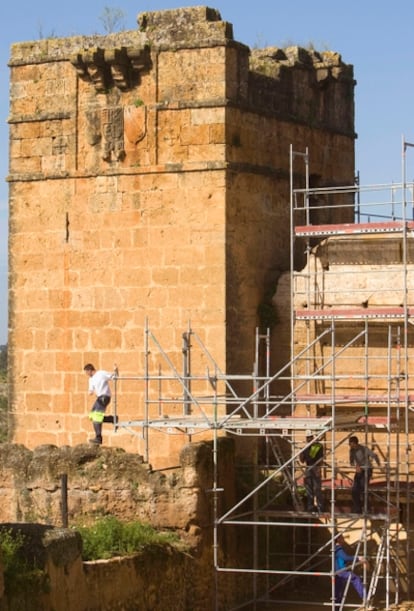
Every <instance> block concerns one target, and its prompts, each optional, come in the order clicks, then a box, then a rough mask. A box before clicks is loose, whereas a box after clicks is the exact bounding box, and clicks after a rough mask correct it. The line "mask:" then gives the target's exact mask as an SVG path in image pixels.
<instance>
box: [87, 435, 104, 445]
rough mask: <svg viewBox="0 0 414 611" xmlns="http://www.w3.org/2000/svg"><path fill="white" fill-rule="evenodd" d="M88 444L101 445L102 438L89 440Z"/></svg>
mask: <svg viewBox="0 0 414 611" xmlns="http://www.w3.org/2000/svg"><path fill="white" fill-rule="evenodd" d="M89 443H96V444H97V445H101V444H102V437H100V436H99V437H94V438H93V439H89Z"/></svg>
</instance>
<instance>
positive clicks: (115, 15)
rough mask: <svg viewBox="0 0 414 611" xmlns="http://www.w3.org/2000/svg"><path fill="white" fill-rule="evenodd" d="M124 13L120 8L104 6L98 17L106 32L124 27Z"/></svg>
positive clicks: (110, 32)
mask: <svg viewBox="0 0 414 611" xmlns="http://www.w3.org/2000/svg"><path fill="white" fill-rule="evenodd" d="M124 18H125V13H124V11H123V10H122V9H120V8H113V7H110V6H105V7H104V9H103V11H102V14H101V16H100V17H99V19H100V21H101V22H102V25H103V27H104V30H105V33H106V34H112V33H113V32H116V31H119V30H123V29H125V22H124Z"/></svg>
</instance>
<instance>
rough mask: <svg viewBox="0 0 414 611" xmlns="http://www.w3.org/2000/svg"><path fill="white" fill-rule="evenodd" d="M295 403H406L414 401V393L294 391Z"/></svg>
mask: <svg viewBox="0 0 414 611" xmlns="http://www.w3.org/2000/svg"><path fill="white" fill-rule="evenodd" d="M295 401H296V403H320V404H322V403H323V404H328V405H331V404H332V402H333V401H334V402H335V405H337V404H339V403H347V404H352V405H353V404H357V403H361V404H363V405H365V404H366V403H370V404H376V405H388V404H389V403H392V404H396V403H397V404H400V405H404V404H405V403H406V401H408V403H410V404H411V403H413V402H414V395H406V394H404V393H399V394H398V395H396V394H389V395H388V394H383V395H374V394H366V395H365V394H341V393H335V394H322V393H314V394H313V393H310V394H305V393H296V394H295Z"/></svg>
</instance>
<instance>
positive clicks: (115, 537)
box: [76, 516, 179, 560]
mask: <svg viewBox="0 0 414 611" xmlns="http://www.w3.org/2000/svg"><path fill="white" fill-rule="evenodd" d="M76 530H77V531H78V532H79V533H80V535H81V537H82V543H83V545H82V558H83V560H99V559H108V558H113V557H114V556H125V555H128V554H133V553H134V552H137V551H140V550H142V549H143V548H144V547H147V546H149V545H174V544H175V543H178V542H179V537H178V535H176V534H175V533H172V532H160V531H157V530H155V529H154V528H152V526H150V525H148V524H142V523H141V522H130V523H122V522H120V521H119V520H118V519H117V518H115V517H113V516H108V517H105V518H102V519H101V520H98V521H97V522H96V523H95V524H94V525H93V526H77V527H76Z"/></svg>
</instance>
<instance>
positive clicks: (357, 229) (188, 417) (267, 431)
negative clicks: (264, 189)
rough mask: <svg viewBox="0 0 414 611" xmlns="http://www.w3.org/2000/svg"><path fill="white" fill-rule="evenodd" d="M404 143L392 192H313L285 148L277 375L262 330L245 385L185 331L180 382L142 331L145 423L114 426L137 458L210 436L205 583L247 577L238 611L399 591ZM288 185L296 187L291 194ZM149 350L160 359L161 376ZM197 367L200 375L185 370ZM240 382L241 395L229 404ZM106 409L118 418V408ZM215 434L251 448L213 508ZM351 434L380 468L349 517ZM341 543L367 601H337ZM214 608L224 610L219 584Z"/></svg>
mask: <svg viewBox="0 0 414 611" xmlns="http://www.w3.org/2000/svg"><path fill="white" fill-rule="evenodd" d="M408 146H412V145H411V144H409V143H405V142H403V167H404V170H403V180H402V183H401V184H392V185H377V186H374V187H370V188H364V187H361V186H360V185H359V184H357V182H359V181H356V184H355V185H352V186H350V187H317V188H312V187H311V186H310V184H309V176H310V172H309V153H308V151H307V150H306V151H305V152H304V153H296V152H294V151H293V149H291V151H290V168H291V169H290V174H291V188H290V206H291V270H290V280H289V283H290V299H291V317H290V321H291V322H290V330H291V336H290V337H291V339H290V342H291V345H290V359H289V361H288V362H287V363H286V364H285V365H284V366H283V367H281V368H280V369H279V370H278V371H277V372H276V373H273V374H272V373H271V370H272V367H271V354H270V353H271V351H270V345H271V338H270V332H269V331H268V332H267V333H266V334H264V335H263V334H260V333H259V330H256V340H255V362H254V365H253V373H252V374H251V375H229V374H228V373H226V372H223V371H221V369H220V368H219V366H218V364H217V363H216V362H215V360H214V358H213V357H212V355H211V354H210V353H209V351H208V350H207V348H206V346H205V345H204V344H203V342H202V340H201V339H200V337H199V336H198V334H197V333H196V332H195V331H194V330H193V329H192V328H191V326H190V325H189V326H188V329H187V330H186V331H185V332H184V333H183V334H182V340H183V345H182V349H181V351H182V355H183V362H182V372H179V371H178V369H177V367H176V366H175V365H174V363H173V361H172V360H171V358H170V356H169V352H167V351H165V350H164V349H163V348H162V346H161V345H160V343H159V342H158V340H157V339H156V337H155V336H154V335H153V333H152V332H151V330H150V328H149V326H148V324H147V326H146V329H145V373H144V375H143V376H142V377H141V378H140V379H141V381H142V382H143V384H144V388H145V391H144V395H145V411H144V416H143V418H141V419H139V420H129V421H125V422H122V421H121V420H120V421H118V422H117V424H116V426H117V427H123V428H128V429H130V430H135V429H137V428H138V429H140V430H141V431H142V437H143V439H144V441H145V448H146V449H145V457H144V458H145V460H146V461H149V460H150V435H149V432H150V431H151V429H154V430H157V431H162V432H165V433H168V434H181V435H183V434H184V435H185V436H186V438H188V439H194V438H195V436H196V435H198V434H200V433H202V434H205V433H208V432H210V434H211V436H212V438H213V463H214V482H213V486H212V490H211V492H212V495H213V501H214V502H213V507H214V545H213V550H214V566H215V570H216V574H217V579H218V580H219V579H220V575H222V574H226V573H233V574H239V575H243V574H245V575H246V578H247V577H249V579H251V586H252V587H251V591H252V596H251V598H250V599H249V600H247V601H245V603H244V604H241V605H240V606H238V607H237V608H238V609H243V608H246V609H247V608H248V609H255V610H256V609H266V608H272V609H273V608H281V609H283V611H287V610H288V609H291V608H292V609H293V608H295V605H296V606H299V608H303V606H304V604H305V603H306V605H307V606H314V607H316V608H319V609H325V608H328V609H332V610H333V611H334V610H336V611H338V610H339V609H348V608H354V609H369V608H371V607H372V605H373V604H377V603H378V602H380V603H381V605H382V606H384V607H385V608H387V609H388V608H390V605H392V604H394V603H398V602H399V601H401V600H403V599H404V598H405V597H407V596H409V595H410V587H409V584H410V579H411V577H412V575H413V568H412V554H413V551H414V550H413V546H412V540H413V535H414V533H413V527H412V521H413V520H412V506H411V505H412V504H411V496H412V486H413V482H414V472H413V469H412V466H411V464H410V452H411V433H412V430H413V429H414V419H413V414H414V388H413V384H412V381H411V380H412V375H413V366H412V365H411V362H414V361H413V358H412V357H413V350H414V327H413V316H414V278H413V276H414V274H413V268H414V221H413V218H414V216H413V210H414V208H413V204H414V200H413V192H414V191H413V184H407V183H406V180H405V152H406V149H407V147H408ZM298 159H299V161H300V163H301V164H302V163H303V164H304V169H302V170H301V171H298V170H297V168H296V165H297V163H298ZM299 178H300V179H301V180H302V182H303V181H304V182H305V184H304V185H301V186H300V187H299V188H298V187H297V186H296V184H295V182H296V181H297V180H299ZM384 194H385V196H384ZM154 352H156V353H157V354H158V355H159V356H160V357H161V361H162V362H163V368H162V369H161V368H160V369H159V371H158V374H154V373H153V369H154ZM195 353H197V356H195ZM263 354H264V356H263ZM259 363H261V365H259ZM263 363H264V364H263ZM196 364H198V365H200V366H202V369H201V368H200V369H199V370H198V371H197V372H195V371H194V369H195V367H196V366H197V365H196ZM165 371H167V373H165ZM122 379H127V378H122V377H119V380H122ZM134 379H136V378H134ZM239 382H243V383H245V384H246V383H248V384H249V386H250V388H251V392H250V393H247V394H246V395H245V396H240V394H239V393H238V392H237V391H236V390H235V389H236V388H237V387H238V384H239ZM286 387H288V388H289V390H288V392H285V391H283V392H282V391H281V392H279V389H284V388H286ZM115 388H116V385H115ZM115 395H116V393H115ZM114 405H115V412H116V410H117V401H116V396H115V401H114ZM115 415H116V413H115ZM309 432H311V433H312V435H313V438H314V440H319V441H321V443H322V444H323V447H324V460H323V464H322V490H323V495H324V500H325V507H324V509H323V511H314V512H311V513H309V512H308V511H305V507H304V475H305V473H304V469H305V467H304V465H303V464H302V462H301V460H300V458H301V452H302V451H303V450H304V448H306V447H307V445H309V443H310V442H309V441H307V433H309ZM221 435H227V436H232V437H234V438H235V439H237V440H241V439H246V438H250V439H252V440H255V442H256V445H257V460H256V462H255V464H254V465H253V467H252V468H253V475H254V477H253V478H252V479H251V481H252V482H253V483H252V484H251V488H250V489H249V492H248V493H247V494H245V495H244V496H243V497H242V498H240V499H239V500H238V501H237V503H236V504H235V505H234V506H232V507H230V508H228V509H226V510H225V511H224V512H223V511H220V507H221V503H220V495H221V492H222V488H221V482H220V481H219V477H218V472H219V470H218V465H219V462H220V454H219V444H218V439H219V436H221ZM355 435H356V436H358V438H359V440H360V441H361V442H362V443H363V445H364V446H367V447H369V448H370V449H371V450H373V451H375V452H376V453H377V455H378V456H379V458H380V466H379V467H376V468H375V471H374V476H373V478H372V479H371V481H370V483H369V486H368V487H366V488H365V491H364V507H363V511H362V512H361V513H354V511H353V508H352V506H351V498H352V483H353V478H354V467H351V466H350V465H349V447H348V442H349V439H350V437H351V436H355ZM227 529H232V530H231V531H232V532H234V529H236V530H237V531H238V532H239V536H240V538H242V540H243V542H244V543H245V544H246V545H247V547H246V548H245V549H247V548H248V553H247V554H244V556H243V559H242V560H240V561H239V562H238V563H237V566H232V565H230V564H229V562H228V561H227V560H226V561H223V559H222V556H221V554H220V541H221V540H222V538H223V537H225V533H226V530H227ZM341 536H345V537H346V540H347V543H348V545H349V549H350V550H352V552H353V554H354V555H355V556H356V557H358V558H360V557H364V558H365V559H367V560H368V564H366V563H364V564H362V563H359V562H358V561H355V563H354V565H352V570H353V571H354V572H356V573H359V575H360V578H361V580H362V582H363V584H364V594H363V600H360V599H358V597H356V595H355V596H354V593H353V592H352V591H351V590H352V588H351V587H350V582H349V581H348V582H347V584H346V587H345V590H344V593H343V595H342V596H341V598H340V600H336V601H335V582H336V575H337V572H336V569H335V546H336V544H337V542H338V539H339V538H340V537H341ZM246 542H247V543H246ZM216 609H217V610H219V609H222V606H221V604H220V594H219V588H217V593H216Z"/></svg>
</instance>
